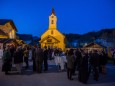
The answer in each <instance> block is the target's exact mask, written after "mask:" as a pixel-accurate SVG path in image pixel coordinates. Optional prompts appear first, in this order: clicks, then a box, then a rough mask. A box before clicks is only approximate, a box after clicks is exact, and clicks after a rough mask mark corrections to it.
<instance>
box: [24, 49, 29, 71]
mask: <svg viewBox="0 0 115 86" xmlns="http://www.w3.org/2000/svg"><path fill="white" fill-rule="evenodd" d="M28 58H29V50H28V48H27V47H26V49H25V50H24V62H25V63H26V67H25V68H26V69H27V68H28V67H29V64H28Z"/></svg>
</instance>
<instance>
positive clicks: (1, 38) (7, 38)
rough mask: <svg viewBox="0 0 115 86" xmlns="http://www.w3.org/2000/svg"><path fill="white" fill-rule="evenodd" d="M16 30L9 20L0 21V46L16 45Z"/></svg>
mask: <svg viewBox="0 0 115 86" xmlns="http://www.w3.org/2000/svg"><path fill="white" fill-rule="evenodd" d="M17 31H18V30H17V28H16V26H15V24H14V22H13V20H10V19H0V46H1V47H2V48H3V45H16V44H17V42H16V32H17Z"/></svg>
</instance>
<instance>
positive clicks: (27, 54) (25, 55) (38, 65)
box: [2, 46, 108, 83]
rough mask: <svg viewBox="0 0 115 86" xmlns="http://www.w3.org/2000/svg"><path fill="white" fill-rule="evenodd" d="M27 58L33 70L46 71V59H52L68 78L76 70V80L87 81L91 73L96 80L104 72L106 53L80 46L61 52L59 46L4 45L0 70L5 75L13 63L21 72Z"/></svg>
mask: <svg viewBox="0 0 115 86" xmlns="http://www.w3.org/2000/svg"><path fill="white" fill-rule="evenodd" d="M29 59H30V60H31V61H32V62H33V71H34V72H36V73H42V71H48V60H54V62H55V64H56V65H57V68H58V71H67V78H68V79H69V80H73V78H72V76H73V75H76V71H78V76H77V78H78V80H79V81H80V82H82V83H87V81H88V78H89V76H90V74H91V73H92V74H93V76H94V80H96V81H98V79H99V74H100V73H101V74H106V64H107V60H108V55H107V53H106V52H105V51H102V50H101V51H100V50H90V51H89V50H87V49H80V48H78V49H77V48H76V49H72V48H71V49H70V50H66V52H63V51H62V50H61V49H60V48H55V49H52V48H47V47H44V48H43V49H42V48H40V47H39V46H31V47H28V46H25V47H22V46H18V47H14V46H6V47H5V49H4V51H3V56H2V60H3V65H2V71H3V72H5V74H6V75H7V74H9V71H11V68H12V65H13V64H15V67H16V69H17V71H18V73H20V74H21V73H22V67H23V62H25V64H26V66H25V67H24V68H25V69H28V68H29ZM43 68H44V69H43Z"/></svg>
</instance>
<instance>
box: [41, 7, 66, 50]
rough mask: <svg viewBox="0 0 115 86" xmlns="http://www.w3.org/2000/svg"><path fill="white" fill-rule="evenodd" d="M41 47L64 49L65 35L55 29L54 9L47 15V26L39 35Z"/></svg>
mask: <svg viewBox="0 0 115 86" xmlns="http://www.w3.org/2000/svg"><path fill="white" fill-rule="evenodd" d="M40 43H41V48H44V47H50V48H61V49H62V50H63V51H64V50H65V36H64V35H63V34H62V33H61V32H59V31H58V29H57V17H56V15H55V12H54V9H52V13H51V15H50V16H49V28H48V30H47V31H46V32H44V33H43V34H42V36H41V40H40Z"/></svg>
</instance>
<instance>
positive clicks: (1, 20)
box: [0, 19, 18, 31]
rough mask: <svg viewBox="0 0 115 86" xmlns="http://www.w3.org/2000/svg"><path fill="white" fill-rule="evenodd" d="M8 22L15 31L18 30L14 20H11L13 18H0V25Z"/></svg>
mask: <svg viewBox="0 0 115 86" xmlns="http://www.w3.org/2000/svg"><path fill="white" fill-rule="evenodd" d="M8 22H10V24H11V25H12V27H13V29H15V30H16V31H18V30H17V28H16V26H15V24H14V22H13V20H11V19H0V25H5V24H6V23H8Z"/></svg>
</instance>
